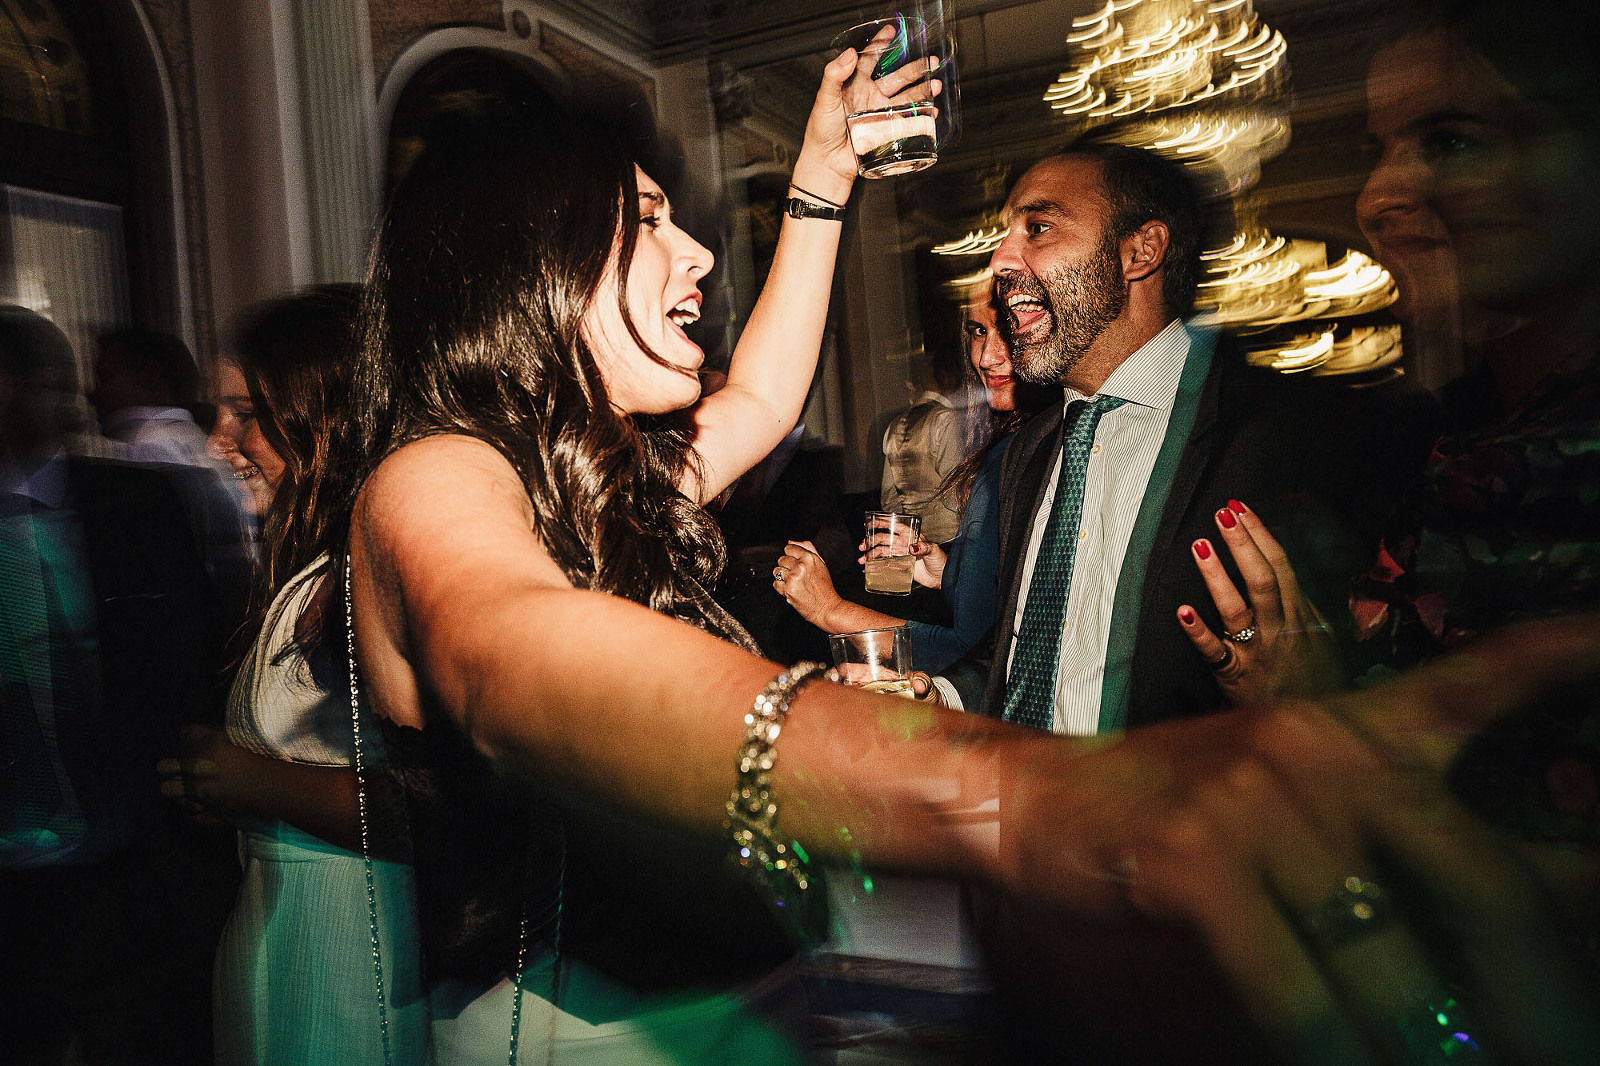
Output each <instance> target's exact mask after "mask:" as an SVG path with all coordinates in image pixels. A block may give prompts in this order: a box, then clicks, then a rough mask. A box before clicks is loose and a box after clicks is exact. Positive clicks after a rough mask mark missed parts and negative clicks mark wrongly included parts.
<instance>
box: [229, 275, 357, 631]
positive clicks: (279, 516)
mask: <svg viewBox="0 0 1600 1066" xmlns="http://www.w3.org/2000/svg"><path fill="white" fill-rule="evenodd" d="M360 293H361V290H360V287H359V286H356V285H324V286H319V287H317V288H313V289H308V290H306V291H304V292H300V293H296V294H294V295H292V296H286V297H283V298H282V299H278V300H273V301H270V302H268V303H266V304H262V305H260V306H258V307H255V308H253V309H251V310H250V311H249V312H247V313H246V314H245V316H244V319H243V321H242V322H241V324H240V326H239V329H238V337H237V339H236V341H235V344H234V347H235V350H236V351H237V353H238V359H239V369H240V370H241V371H243V373H244V378H245V382H246V384H247V385H248V386H249V388H250V398H251V400H252V401H253V402H254V404H255V409H256V417H257V419H259V421H260V425H261V431H262V433H263V434H264V435H265V436H266V438H267V442H268V443H269V444H271V445H272V449H273V451H275V452H277V453H278V458H280V459H281V460H283V479H282V480H281V481H280V482H279V484H278V487H277V490H276V491H275V492H274V493H273V497H272V503H271V505H270V506H269V507H268V508H267V513H266V517H265V519H264V521H263V523H262V536H261V542H262V557H261V562H260V565H259V566H258V567H257V570H256V579H255V582H254V588H253V590H252V595H251V609H250V615H249V620H248V621H247V623H246V625H245V627H244V629H243V630H242V637H243V638H244V639H243V643H242V644H241V647H248V646H249V643H250V641H251V640H253V639H254V636H255V634H256V632H257V631H259V629H260V628H261V622H262V620H263V619H264V618H265V617H266V612H267V608H268V607H269V606H270V604H271V602H272V598H273V596H275V595H276V594H277V592H278V590H280V589H281V588H283V586H284V585H285V584H286V583H287V582H288V581H289V579H290V578H292V577H293V576H294V575H295V574H296V573H298V572H299V571H300V570H302V569H304V568H305V567H307V566H309V565H310V564H311V562H312V561H313V560H314V559H316V557H317V556H318V555H319V554H320V553H321V552H322V551H323V550H325V548H326V546H327V539H328V534H329V530H330V529H331V528H332V527H333V526H334V524H335V520H334V516H335V513H336V511H335V501H334V500H333V499H331V498H330V495H329V477H328V475H329V473H330V468H331V463H332V458H331V456H332V451H333V443H334V439H335V438H336V437H337V436H338V434H339V427H340V425H341V424H342V423H343V422H344V420H345V419H346V417H347V415H348V412H349V396H350V375H351V373H352V371H353V370H354V367H355V339H356V316H357V314H358V312H359V310H360V304H361V296H360ZM315 628H316V627H313V631H312V632H313V633H314V632H315ZM313 642H314V640H307V641H306V643H307V644H309V643H313Z"/></svg>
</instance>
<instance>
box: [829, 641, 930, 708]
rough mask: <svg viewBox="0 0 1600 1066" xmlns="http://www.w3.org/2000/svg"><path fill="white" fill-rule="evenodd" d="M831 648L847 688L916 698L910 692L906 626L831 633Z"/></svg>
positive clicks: (909, 656) (835, 664)
mask: <svg viewBox="0 0 1600 1066" xmlns="http://www.w3.org/2000/svg"><path fill="white" fill-rule="evenodd" d="M828 647H829V648H830V649H831V650H832V652H833V665H834V667H835V668H836V669H837V670H838V671H839V676H840V677H841V678H843V679H844V682H845V684H847V685H855V686H856V687H857V688H864V689H866V690H867V691H868V692H887V693H890V694H892V695H896V696H906V697H913V698H914V697H915V693H914V692H912V690H911V636H910V634H909V633H907V631H906V629H905V627H904V626H895V627H894V628H893V629H865V630H862V631H861V632H859V633H830V634H829V635H828Z"/></svg>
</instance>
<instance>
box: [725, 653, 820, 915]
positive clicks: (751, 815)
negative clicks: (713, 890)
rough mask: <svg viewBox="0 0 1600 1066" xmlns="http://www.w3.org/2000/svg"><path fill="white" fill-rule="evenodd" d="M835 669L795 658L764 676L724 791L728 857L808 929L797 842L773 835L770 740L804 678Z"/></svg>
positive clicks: (805, 878) (807, 881)
mask: <svg viewBox="0 0 1600 1066" xmlns="http://www.w3.org/2000/svg"><path fill="white" fill-rule="evenodd" d="M818 677H823V678H825V679H826V680H829V681H833V682H835V683H837V682H838V680H839V675H838V673H837V672H836V671H834V670H833V669H831V668H829V667H827V666H824V665H823V664H822V663H809V662H808V663H796V664H795V665H794V666H791V667H789V669H787V670H785V671H784V672H783V673H781V674H779V675H778V676H777V677H775V678H773V679H772V680H771V681H769V682H767V684H766V686H765V687H763V688H762V690H761V692H760V694H758V695H757V696H756V700H755V704H754V706H752V707H751V709H750V713H748V714H746V715H745V716H744V721H745V732H744V743H743V744H741V745H740V746H739V782H738V784H736V785H735V786H734V788H733V794H732V795H730V796H729V797H728V804H727V810H728V821H727V828H728V830H729V831H730V832H731V833H732V835H733V860H734V862H736V863H738V864H739V866H740V867H742V868H743V869H745V870H746V871H747V872H749V873H750V874H751V876H753V877H754V878H755V879H756V880H757V881H758V882H760V884H761V887H762V888H763V889H764V890H765V891H766V893H767V895H768V899H769V902H770V903H771V904H772V905H773V907H774V909H775V910H776V912H777V913H778V915H779V916H780V918H781V919H782V920H783V922H784V924H786V925H788V926H789V927H790V929H791V931H792V932H795V933H798V934H800V935H808V934H810V933H812V932H814V931H815V930H812V929H811V928H810V926H811V924H812V923H811V916H812V915H813V914H814V913H816V908H814V907H810V906H808V896H807V893H806V889H808V888H810V887H811V880H812V879H811V877H810V875H809V874H808V873H807V871H806V866H805V864H806V862H807V861H808V860H807V856H806V854H805V851H804V849H802V848H801V847H800V846H799V844H784V843H783V842H781V841H779V840H778V839H777V838H776V836H775V833H776V828H777V821H778V801H777V799H776V797H775V796H774V795H773V791H772V767H773V764H774V763H775V762H776V761H777V752H775V751H774V750H773V745H775V744H776V743H777V741H778V735H779V734H780V733H781V732H782V731H783V721H784V719H785V718H786V717H787V716H788V714H789V703H790V701H792V700H793V699H794V697H795V693H797V692H799V691H800V688H801V686H802V685H804V684H805V683H806V682H808V681H812V680H815V679H816V678H818Z"/></svg>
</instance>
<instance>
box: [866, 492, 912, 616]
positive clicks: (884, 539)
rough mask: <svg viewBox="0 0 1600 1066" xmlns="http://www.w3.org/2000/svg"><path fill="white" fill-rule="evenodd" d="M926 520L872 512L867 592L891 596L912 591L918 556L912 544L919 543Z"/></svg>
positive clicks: (870, 517)
mask: <svg viewBox="0 0 1600 1066" xmlns="http://www.w3.org/2000/svg"><path fill="white" fill-rule="evenodd" d="M921 529H922V519H921V518H920V517H918V516H917V515H914V514H891V513H890V512H887V511H868V512H867V523H866V543H867V561H866V573H867V591H868V592H881V593H885V594H887V595H890V596H908V595H910V594H911V571H912V570H913V569H914V568H915V567H916V565H917V557H916V556H915V555H913V554H911V546H912V545H913V544H915V543H916V542H917V534H918V533H919V532H920V531H921Z"/></svg>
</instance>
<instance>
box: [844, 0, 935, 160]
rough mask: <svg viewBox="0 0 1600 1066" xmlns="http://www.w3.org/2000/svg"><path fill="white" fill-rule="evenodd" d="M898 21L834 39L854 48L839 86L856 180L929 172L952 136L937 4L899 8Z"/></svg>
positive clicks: (908, 2)
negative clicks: (853, 64) (858, 176)
mask: <svg viewBox="0 0 1600 1066" xmlns="http://www.w3.org/2000/svg"><path fill="white" fill-rule="evenodd" d="M896 11H897V13H896V14H894V15H892V16H889V17H887V18H880V19H874V20H873V21H871V22H863V23H862V24H860V25H859V26H853V27H851V28H850V29H848V30H846V31H844V32H843V33H841V34H839V35H838V36H837V37H835V38H834V39H833V47H834V48H835V49H837V50H840V51H842V50H844V49H846V48H854V49H855V50H856V52H857V56H856V69H855V71H854V72H853V73H852V74H851V75H850V78H849V80H848V81H846V82H845V85H844V102H845V107H846V109H847V112H848V113H847V116H846V119H845V123H846V126H847V127H848V129H849V133H850V147H851V148H853V149H854V150H855V153H856V165H857V168H858V170H859V172H860V174H861V176H862V177H866V178H886V177H890V176H892V175H895V174H910V173H913V172H915V171H918V170H922V169H923V168H925V167H930V166H932V165H933V164H934V162H935V161H936V160H937V159H938V158H939V148H940V146H941V145H943V144H944V143H945V141H946V140H948V139H949V137H950V135H951V133H952V132H953V125H952V121H951V120H952V119H953V113H948V114H947V113H946V112H945V107H946V104H947V103H948V102H950V101H953V100H954V99H955V98H956V97H955V86H954V83H953V80H952V77H953V74H954V68H953V67H952V66H951V65H950V62H949V60H950V57H951V56H952V54H953V53H952V50H951V48H950V46H949V44H948V41H947V38H946V36H945V31H944V4H943V3H942V0H904V2H902V3H900V4H896Z"/></svg>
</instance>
